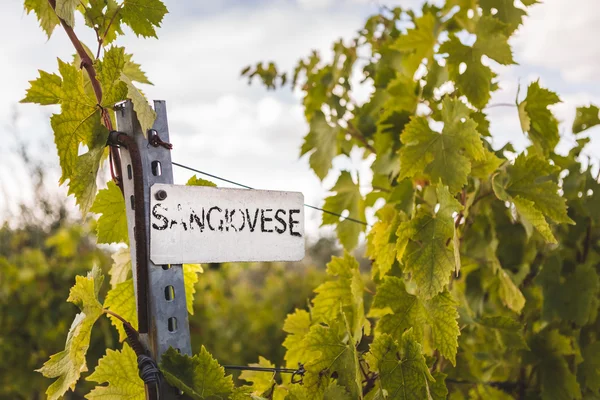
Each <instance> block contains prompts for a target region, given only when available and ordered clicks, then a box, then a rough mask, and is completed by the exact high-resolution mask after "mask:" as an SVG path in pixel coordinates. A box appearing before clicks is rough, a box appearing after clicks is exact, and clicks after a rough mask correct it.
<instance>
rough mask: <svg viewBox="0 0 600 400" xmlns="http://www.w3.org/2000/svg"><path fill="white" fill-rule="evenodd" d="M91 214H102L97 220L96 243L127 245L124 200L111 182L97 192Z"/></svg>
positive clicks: (117, 188) (115, 185)
mask: <svg viewBox="0 0 600 400" xmlns="http://www.w3.org/2000/svg"><path fill="white" fill-rule="evenodd" d="M90 211H91V212H93V213H96V214H102V215H101V216H100V218H98V227H97V233H98V239H97V240H98V243H107V244H108V243H121V242H122V243H128V242H129V239H128V232H127V217H126V216H125V200H124V199H123V194H121V190H120V189H119V187H118V186H117V184H116V183H114V182H113V181H109V182H108V187H107V188H106V189H102V190H101V191H99V192H98V195H97V196H96V200H95V201H94V204H93V205H92V208H91V209H90Z"/></svg>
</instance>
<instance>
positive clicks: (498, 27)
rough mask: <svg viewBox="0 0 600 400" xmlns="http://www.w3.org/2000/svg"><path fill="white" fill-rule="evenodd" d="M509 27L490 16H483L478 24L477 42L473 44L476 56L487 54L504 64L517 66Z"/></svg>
mask: <svg viewBox="0 0 600 400" xmlns="http://www.w3.org/2000/svg"><path fill="white" fill-rule="evenodd" d="M507 28H508V25H507V24H505V23H503V22H501V21H500V20H498V19H497V18H494V17H492V16H489V15H484V16H482V17H481V18H480V19H479V21H478V22H477V29H476V30H477V40H476V41H475V44H473V50H474V53H476V54H479V53H481V54H485V55H486V56H488V57H489V58H491V59H492V60H494V61H496V62H498V63H500V64H502V65H509V64H515V61H514V60H513V54H512V50H511V48H510V45H509V44H508V37H509V36H510V33H508V32H507V30H508V29H507Z"/></svg>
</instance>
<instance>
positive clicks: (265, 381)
mask: <svg viewBox="0 0 600 400" xmlns="http://www.w3.org/2000/svg"><path fill="white" fill-rule="evenodd" d="M250 366H251V367H262V368H274V367H275V365H274V364H272V363H271V362H270V361H269V360H267V359H266V358H264V357H260V356H259V357H258V363H255V364H250ZM240 379H243V380H245V381H246V382H249V383H251V384H252V394H254V395H256V396H261V395H262V394H263V393H265V392H267V391H270V390H271V388H272V387H273V384H274V383H275V374H271V373H268V372H262V371H243V372H242V373H241V374H240Z"/></svg>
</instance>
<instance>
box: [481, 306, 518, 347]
mask: <svg viewBox="0 0 600 400" xmlns="http://www.w3.org/2000/svg"><path fill="white" fill-rule="evenodd" d="M473 322H474V323H476V324H477V326H478V327H479V328H481V329H483V330H486V331H488V332H493V333H494V336H495V338H496V340H497V342H498V346H499V348H501V349H507V350H522V349H528V346H527V343H526V342H525V338H524V337H523V325H522V324H521V323H519V322H518V321H516V320H514V319H512V318H510V317H505V316H501V315H497V316H492V317H480V318H475V319H474V320H473Z"/></svg>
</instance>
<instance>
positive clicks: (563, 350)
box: [530, 330, 581, 400]
mask: <svg viewBox="0 0 600 400" xmlns="http://www.w3.org/2000/svg"><path fill="white" fill-rule="evenodd" d="M530 347H531V350H532V352H533V354H534V355H535V356H536V357H537V360H538V364H537V366H538V368H539V374H540V381H541V386H542V399H543V400H564V399H575V400H579V399H581V389H580V387H579V384H578V383H577V378H576V376H575V375H574V374H573V372H571V369H570V368H569V364H568V363H567V360H566V359H565V357H564V356H570V355H573V354H574V350H573V345H572V344H571V339H570V338H568V337H567V336H563V335H561V334H560V333H558V331H556V330H544V331H542V332H540V333H539V334H537V335H536V336H535V337H534V338H533V340H532V342H531V346H530Z"/></svg>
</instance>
